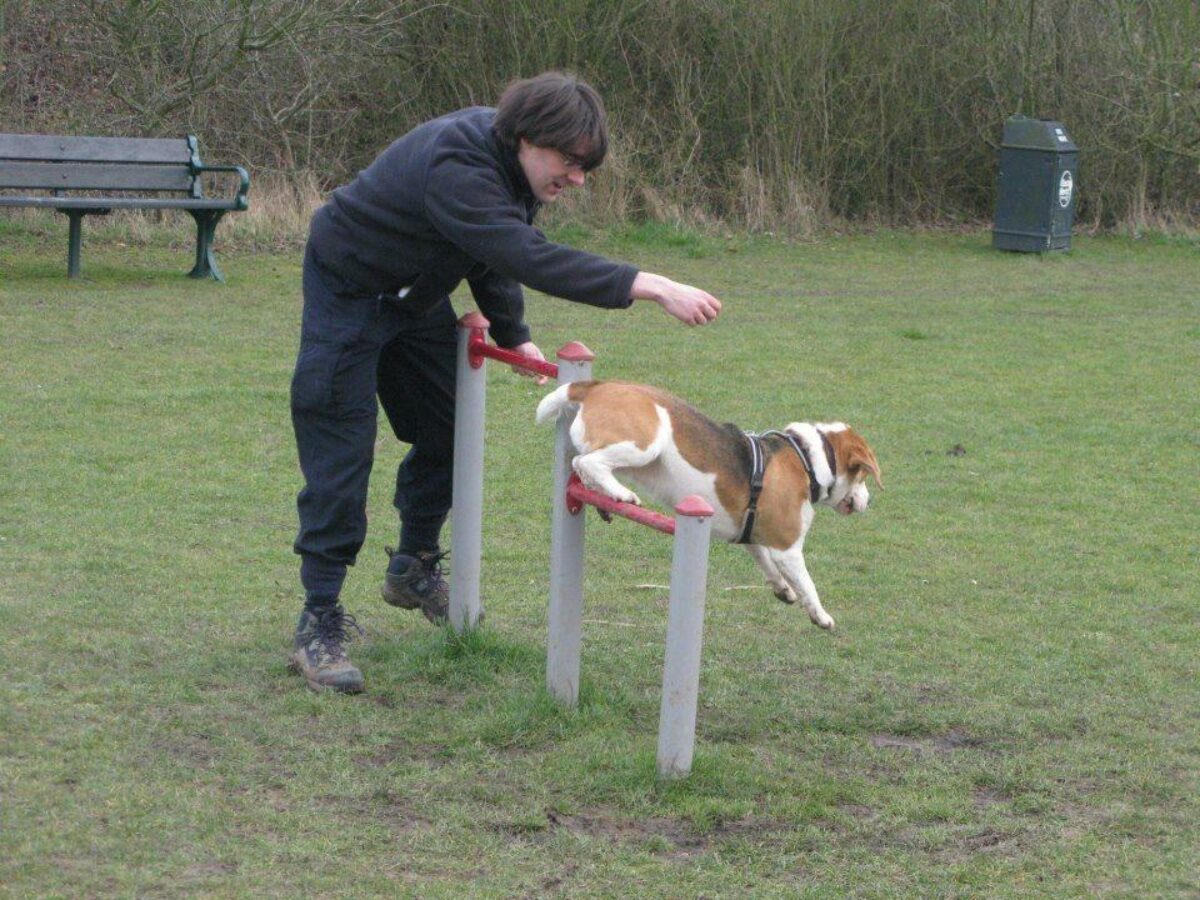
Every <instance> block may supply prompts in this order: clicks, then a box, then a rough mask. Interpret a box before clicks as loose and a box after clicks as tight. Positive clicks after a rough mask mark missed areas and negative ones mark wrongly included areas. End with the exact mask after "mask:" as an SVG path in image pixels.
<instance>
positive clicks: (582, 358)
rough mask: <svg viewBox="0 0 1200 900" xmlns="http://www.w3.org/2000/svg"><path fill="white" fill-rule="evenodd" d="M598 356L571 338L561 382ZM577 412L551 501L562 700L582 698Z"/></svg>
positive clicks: (552, 665) (565, 432)
mask: <svg viewBox="0 0 1200 900" xmlns="http://www.w3.org/2000/svg"><path fill="white" fill-rule="evenodd" d="M594 358H595V357H594V356H593V354H592V352H591V351H590V350H588V348H587V347H585V346H583V344H580V343H578V342H575V341H572V342H571V343H569V344H567V345H566V346H564V347H563V348H562V349H560V350H559V351H558V383H559V384H560V385H563V384H567V383H569V382H572V381H586V380H587V379H589V378H591V377H592V361H593V359H594ZM574 421H575V414H574V413H573V412H570V411H564V412H563V414H562V415H561V416H559V419H558V425H557V431H556V433H555V438H554V494H553V497H552V498H551V506H550V609H549V616H548V618H549V633H548V635H547V638H546V688H547V689H548V690H549V691H550V694H551V696H552V697H554V698H555V699H556V700H558V701H559V702H560V703H565V704H566V705H568V706H575V705H576V704H577V703H578V702H579V655H580V647H581V644H582V641H583V536H584V522H585V521H586V520H585V517H584V516H583V515H582V514H572V513H571V512H570V511H568V509H567V481H568V480H569V479H570V477H571V458H572V457H573V456H574V455H575V448H574V447H573V446H572V444H571V436H570V430H571V423H572V422H574Z"/></svg>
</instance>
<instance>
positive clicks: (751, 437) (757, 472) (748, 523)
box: [734, 428, 837, 544]
mask: <svg viewBox="0 0 1200 900" xmlns="http://www.w3.org/2000/svg"><path fill="white" fill-rule="evenodd" d="M813 431H814V432H816V434H817V435H818V436H819V437H820V438H821V446H822V449H823V450H824V451H825V461H826V463H827V464H828V466H829V474H830V476H832V480H831V481H830V482H829V484H828V485H823V484H821V482H820V480H819V479H818V478H817V474H816V472H815V471H813V464H812V460H811V459H809V456H808V451H807V450H806V449H805V448H804V447H803V446H802V445H801V443H800V441H798V440H797V439H796V436H795V435H793V434H788V433H786V432H783V431H764V432H762V433H761V434H756V433H755V432H753V431H747V432H746V433H745V434H746V440H747V441H749V442H750V502H749V503H748V504H747V505H746V514H745V516H743V517H742V531H741V534H739V535H738V537H737V540H735V541H734V543H735V544H749V543H750V534H751V533H752V532H753V531H754V520H755V519H756V518H758V495H759V494H761V493H762V486H763V474H764V472H766V468H767V466H766V454H765V453H764V452H763V448H762V439H763V438H765V437H770V436H771V435H778V436H779V437H781V438H783V439H784V440H785V441H787V442H788V443H789V444H791V446H792V449H793V450H795V451H796V455H797V456H799V457H800V462H802V463H804V470H805V471H806V472H807V473H808V498H809V500H811V501H812V502H813V503H816V502H818V501H819V500H820V499H821V492H822V490H824V491H825V496H826V497H828V496H829V493H830V492H831V491H832V490H833V485H834V483H835V482H836V481H837V461H836V460H835V459H834V455H833V446H832V445H831V444H830V443H829V438H827V437H826V436H825V433H824V432H823V431H820V430H819V429H816V428H814V429H813Z"/></svg>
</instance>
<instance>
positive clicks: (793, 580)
mask: <svg viewBox="0 0 1200 900" xmlns="http://www.w3.org/2000/svg"><path fill="white" fill-rule="evenodd" d="M768 552H769V553H770V555H771V561H772V562H774V563H775V565H776V566H778V567H779V571H780V573H782V575H783V577H784V578H785V579H787V583H788V584H789V585H790V586H791V588H792V590H794V591H795V592H796V595H797V596H798V597H799V598H800V602H801V603H803V604H804V609H805V610H806V611H807V612H808V617H809V618H810V619H812V620H813V623H814V624H815V625H820V626H821V627H822V628H827V629H828V628H832V627H833V626H834V621H833V617H832V616H831V615H829V613H827V612H825V607H823V606H822V605H821V598H820V597H818V596H817V586H816V585H815V584H813V580H812V576H811V575H809V574H808V566H806V565H805V564H804V551H803V550H802V549H801V548H800V546H799V545H798V544H797V545H795V546H792V547H789V548H788V549H787V550H770V551H768Z"/></svg>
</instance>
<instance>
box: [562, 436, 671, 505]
mask: <svg viewBox="0 0 1200 900" xmlns="http://www.w3.org/2000/svg"><path fill="white" fill-rule="evenodd" d="M657 455H658V450H657V448H656V447H654V445H651V446H650V447H647V448H646V449H645V450H642V449H639V448H638V446H637V445H636V444H635V443H634V442H633V441H618V442H617V443H615V444H609V445H608V446H607V447H601V448H600V449H599V450H593V451H592V452H591V453H581V454H580V455H579V456H576V457H575V459H574V460H572V461H571V467H572V468H574V469H575V473H576V474H577V475H578V476H579V478H580V480H581V481H582V482H583V484H584V487H589V488H591V489H592V490H594V491H599V492H600V493H601V494H604V495H605V496H608V497H612V498H613V499H614V500H620V501H621V502H622V503H635V504H637V505H639V506H640V505H641V502H642V501H641V500H640V499H639V498H638V495H637V494H635V493H634V492H633V491H631V490H630V489H629V488H627V487H625V485H623V484H621V482H619V481H617V479H616V477H615V476H614V475H613V469H621V468H633V469H637V468H641V467H642V466H644V465H646V464H648V463H650V462H652V461H653V460H654V458H655V457H656V456H657Z"/></svg>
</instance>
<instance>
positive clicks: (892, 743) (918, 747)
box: [871, 729, 986, 753]
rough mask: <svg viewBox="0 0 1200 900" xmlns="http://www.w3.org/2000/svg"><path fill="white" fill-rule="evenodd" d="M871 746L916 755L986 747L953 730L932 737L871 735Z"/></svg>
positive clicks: (983, 742) (964, 733) (977, 740)
mask: <svg viewBox="0 0 1200 900" xmlns="http://www.w3.org/2000/svg"><path fill="white" fill-rule="evenodd" d="M871 746H872V747H881V748H888V749H895V750H911V751H913V752H916V753H950V752H952V751H954V750H969V749H974V748H978V747H984V746H986V742H985V741H983V740H981V739H980V738H976V737H972V736H971V735H969V734H967V733H966V732H965V731H960V730H958V729H955V730H953V731H948V732H946V733H945V734H942V735H935V736H932V737H911V736H908V735H902V734H874V735H871Z"/></svg>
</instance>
